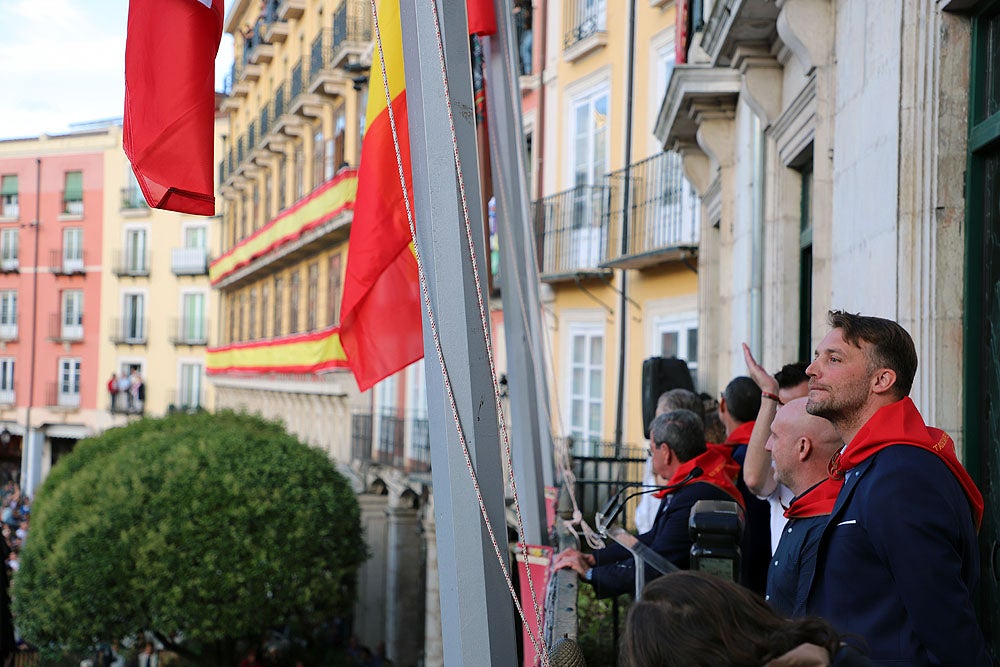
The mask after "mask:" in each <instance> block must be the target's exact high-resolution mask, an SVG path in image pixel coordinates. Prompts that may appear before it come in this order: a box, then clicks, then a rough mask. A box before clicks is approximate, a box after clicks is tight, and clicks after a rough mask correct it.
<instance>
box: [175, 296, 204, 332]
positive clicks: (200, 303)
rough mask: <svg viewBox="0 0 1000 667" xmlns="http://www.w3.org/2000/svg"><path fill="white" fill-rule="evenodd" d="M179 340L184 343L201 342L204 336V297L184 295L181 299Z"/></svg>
mask: <svg viewBox="0 0 1000 667" xmlns="http://www.w3.org/2000/svg"><path fill="white" fill-rule="evenodd" d="M180 334H181V338H182V339H183V340H185V341H203V340H205V339H206V338H207V336H206V334H205V295H204V294H201V293H193V294H185V295H184V296H182V297H181V331H180Z"/></svg>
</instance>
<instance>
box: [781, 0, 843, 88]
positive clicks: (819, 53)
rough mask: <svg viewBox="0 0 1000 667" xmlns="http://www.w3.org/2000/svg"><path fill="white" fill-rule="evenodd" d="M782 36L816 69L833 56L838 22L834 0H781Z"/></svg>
mask: <svg viewBox="0 0 1000 667" xmlns="http://www.w3.org/2000/svg"><path fill="white" fill-rule="evenodd" d="M777 6H778V8H779V9H780V10H781V12H780V13H779V14H778V21H777V27H778V37H780V38H781V41H782V42H784V43H785V45H786V46H787V47H788V48H789V49H791V50H792V53H794V54H795V56H796V57H797V58H798V59H799V60H801V61H802V63H803V64H804V65H805V67H806V71H807V72H808V71H812V70H813V69H815V68H816V67H821V66H823V65H826V64H828V63H829V62H831V61H832V60H833V43H834V31H835V25H836V22H835V20H834V18H835V17H834V10H833V6H832V5H831V4H830V0H777Z"/></svg>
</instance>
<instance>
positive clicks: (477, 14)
mask: <svg viewBox="0 0 1000 667" xmlns="http://www.w3.org/2000/svg"><path fill="white" fill-rule="evenodd" d="M465 7H466V9H467V10H468V13H469V34H470V35H492V34H494V33H495V32H496V31H497V16H496V13H495V12H494V11H493V0H466V2H465Z"/></svg>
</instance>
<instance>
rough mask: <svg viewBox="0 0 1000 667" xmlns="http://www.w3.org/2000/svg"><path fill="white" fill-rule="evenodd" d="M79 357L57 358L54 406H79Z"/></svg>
mask: <svg viewBox="0 0 1000 667" xmlns="http://www.w3.org/2000/svg"><path fill="white" fill-rule="evenodd" d="M80 365H81V360H80V357H59V365H58V369H59V371H58V372H59V375H58V377H57V378H56V391H57V397H56V405H59V406H61V407H79V406H80Z"/></svg>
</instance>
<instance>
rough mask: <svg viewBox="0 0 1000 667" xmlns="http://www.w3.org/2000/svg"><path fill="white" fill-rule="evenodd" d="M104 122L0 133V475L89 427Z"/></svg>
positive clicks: (38, 474)
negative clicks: (34, 134) (21, 135)
mask: <svg viewBox="0 0 1000 667" xmlns="http://www.w3.org/2000/svg"><path fill="white" fill-rule="evenodd" d="M107 137H108V135H107V132H106V130H102V131H99V132H93V133H88V132H81V133H74V134H72V135H67V136H61V137H44V136H43V137H41V138H38V139H22V140H12V141H0V429H2V430H0V481H2V480H4V479H6V478H8V477H13V478H17V477H18V476H20V479H21V484H22V486H23V487H24V488H25V489H26V490H28V491H29V492H30V491H31V490H32V489H33V488H34V486H35V485H36V484H37V483H38V482H39V480H40V479H41V478H42V476H43V474H44V472H45V471H46V470H47V469H48V467H49V466H51V465H52V464H53V463H54V462H55V461H56V460H57V459H58V458H59V456H61V455H62V454H64V453H66V452H68V451H69V450H70V449H72V446H73V444H74V443H75V442H76V440H77V439H79V438H81V437H85V436H86V435H89V434H90V433H93V432H94V428H93V426H94V423H95V417H96V416H95V413H96V411H97V409H98V405H102V406H103V405H104V401H105V399H104V397H103V396H102V397H99V396H97V395H96V394H97V388H98V387H100V386H103V385H102V384H101V383H100V382H99V381H98V376H99V374H100V373H101V371H102V369H100V368H98V363H97V362H98V340H99V338H98V330H99V327H100V317H99V313H100V307H101V303H100V296H101V289H100V288H101V235H102V227H103V217H104V207H105V202H104V187H103V185H104V168H105V167H104V160H105V157H104V152H105V148H106V147H105V144H106V143H107V141H108V139H107Z"/></svg>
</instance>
